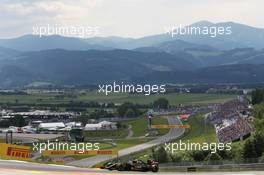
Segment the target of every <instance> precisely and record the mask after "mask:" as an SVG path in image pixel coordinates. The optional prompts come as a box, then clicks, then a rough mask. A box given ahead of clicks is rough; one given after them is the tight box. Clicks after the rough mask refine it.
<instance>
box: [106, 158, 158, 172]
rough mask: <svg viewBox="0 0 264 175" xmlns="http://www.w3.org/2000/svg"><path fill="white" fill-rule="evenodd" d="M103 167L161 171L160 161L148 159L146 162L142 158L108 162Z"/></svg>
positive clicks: (120, 169)
mask: <svg viewBox="0 0 264 175" xmlns="http://www.w3.org/2000/svg"><path fill="white" fill-rule="evenodd" d="M101 168H103V169H108V170H118V171H142V172H146V171H152V172H158V171H159V163H158V162H157V161H154V160H148V161H147V163H145V162H144V161H142V160H133V161H128V162H125V163H112V162H110V163H107V164H105V165H104V166H103V167H101Z"/></svg>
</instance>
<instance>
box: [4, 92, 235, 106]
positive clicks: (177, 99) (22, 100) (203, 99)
mask: <svg viewBox="0 0 264 175" xmlns="http://www.w3.org/2000/svg"><path fill="white" fill-rule="evenodd" d="M160 97H165V98H167V99H168V100H169V102H170V104H171V105H179V104H208V103H222V102H225V101H227V100H230V99H233V98H235V97H236V96H235V95H223V94H191V93H188V94H179V93H170V94H163V95H150V96H145V95H139V94H127V93H116V94H113V93H112V94H110V95H108V96H106V95H105V94H102V93H100V94H99V93H97V92H95V91H93V92H88V93H85V94H78V93H76V94H71V95H61V94H57V95H56V94H33V95H0V103H9V104H61V103H70V102H90V101H95V102H114V103H123V102H133V103H138V104H150V103H153V101H155V100H156V99H158V98H160Z"/></svg>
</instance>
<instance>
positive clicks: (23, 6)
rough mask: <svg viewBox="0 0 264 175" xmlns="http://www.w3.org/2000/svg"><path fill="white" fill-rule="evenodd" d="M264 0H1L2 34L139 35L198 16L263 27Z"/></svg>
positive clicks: (4, 36)
mask: <svg viewBox="0 0 264 175" xmlns="http://www.w3.org/2000/svg"><path fill="white" fill-rule="evenodd" d="M263 7H264V1H263V0H1V1H0V12H1V13H0V21H1V24H0V38H10V37H16V36H20V35H23V34H30V33H32V27H33V26H41V25H47V24H50V25H71V26H98V27H100V33H101V34H100V35H101V36H123V37H142V36H146V35H151V34H157V33H162V32H164V28H165V27H168V26H175V25H176V26H178V25H180V24H181V25H187V24H191V23H194V22H197V21H200V20H209V21H212V22H224V21H234V22H239V23H243V24H248V25H252V26H256V27H262V28H264V22H263V16H264V10H263Z"/></svg>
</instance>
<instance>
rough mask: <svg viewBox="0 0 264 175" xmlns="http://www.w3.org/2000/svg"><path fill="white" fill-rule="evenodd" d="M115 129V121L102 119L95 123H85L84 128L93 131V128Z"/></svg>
mask: <svg viewBox="0 0 264 175" xmlns="http://www.w3.org/2000/svg"><path fill="white" fill-rule="evenodd" d="M115 129H117V126H116V123H114V122H108V121H102V122H100V123H96V124H86V125H85V127H84V130H87V131H95V130H115Z"/></svg>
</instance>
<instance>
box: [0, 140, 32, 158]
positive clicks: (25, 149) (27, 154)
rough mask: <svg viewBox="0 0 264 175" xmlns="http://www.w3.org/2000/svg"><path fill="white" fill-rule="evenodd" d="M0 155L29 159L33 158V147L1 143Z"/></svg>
mask: <svg viewBox="0 0 264 175" xmlns="http://www.w3.org/2000/svg"><path fill="white" fill-rule="evenodd" d="M0 157H2V158H6V159H19V160H27V159H30V158H31V148H30V147H29V146H20V145H13V144H6V143H0Z"/></svg>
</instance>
